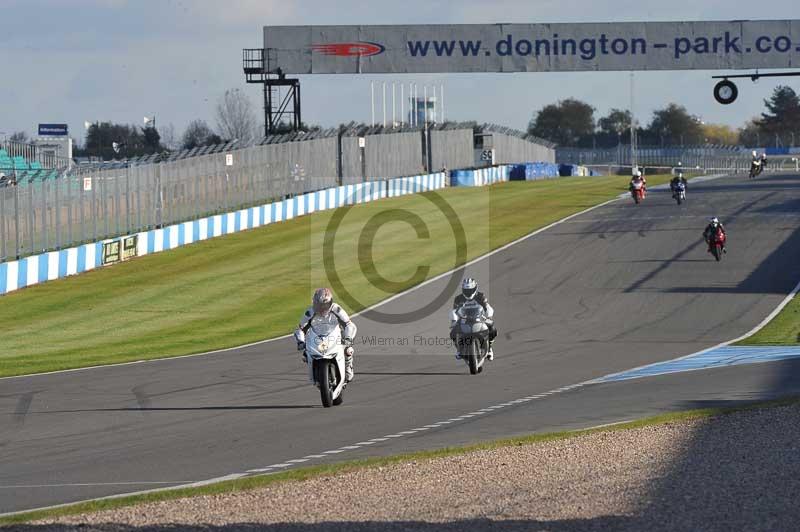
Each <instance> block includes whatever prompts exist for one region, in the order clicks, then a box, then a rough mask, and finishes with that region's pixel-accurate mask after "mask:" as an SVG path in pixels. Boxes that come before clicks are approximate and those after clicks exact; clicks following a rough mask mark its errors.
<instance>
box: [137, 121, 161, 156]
mask: <svg viewBox="0 0 800 532" xmlns="http://www.w3.org/2000/svg"><path fill="white" fill-rule="evenodd" d="M142 144H143V145H144V150H145V153H146V154H151V153H159V152H162V151H164V146H162V145H161V135H159V133H158V130H157V129H156V128H155V127H145V128H142Z"/></svg>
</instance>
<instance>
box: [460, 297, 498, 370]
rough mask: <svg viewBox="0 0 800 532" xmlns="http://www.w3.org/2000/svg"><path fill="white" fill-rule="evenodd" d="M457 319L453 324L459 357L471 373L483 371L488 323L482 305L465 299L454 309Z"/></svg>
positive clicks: (487, 344) (487, 349) (487, 347)
mask: <svg viewBox="0 0 800 532" xmlns="http://www.w3.org/2000/svg"><path fill="white" fill-rule="evenodd" d="M456 316H457V317H458V321H456V324H455V325H454V326H453V329H454V332H455V339H456V346H457V347H458V350H459V352H460V353H461V358H462V359H463V360H464V362H466V363H467V366H469V372H470V374H471V375H476V374H478V373H480V372H481V371H483V363H484V362H485V361H486V357H487V356H488V355H489V324H488V323H487V321H490V320H489V318H488V317H487V316H486V313H485V311H484V310H483V306H482V305H481V304H480V303H478V302H477V301H473V300H471V301H467V302H466V303H464V304H463V305H461V307H460V308H459V309H458V310H457V311H456Z"/></svg>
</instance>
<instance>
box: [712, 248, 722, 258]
mask: <svg viewBox="0 0 800 532" xmlns="http://www.w3.org/2000/svg"><path fill="white" fill-rule="evenodd" d="M711 253H713V254H714V258H715V259H717V262H719V261H720V259H722V246H720V245H719V244H715V245H714V247H713V248H711Z"/></svg>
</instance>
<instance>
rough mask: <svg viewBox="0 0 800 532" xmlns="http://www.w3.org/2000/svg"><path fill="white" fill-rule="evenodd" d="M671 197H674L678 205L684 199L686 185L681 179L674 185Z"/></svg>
mask: <svg viewBox="0 0 800 532" xmlns="http://www.w3.org/2000/svg"><path fill="white" fill-rule="evenodd" d="M672 197H673V198H675V201H676V202H677V203H678V205H680V204H681V203H683V202H684V201H686V185H685V184H684V183H683V182H682V181H679V182H678V184H677V185H675V189H674V191H673V192H672Z"/></svg>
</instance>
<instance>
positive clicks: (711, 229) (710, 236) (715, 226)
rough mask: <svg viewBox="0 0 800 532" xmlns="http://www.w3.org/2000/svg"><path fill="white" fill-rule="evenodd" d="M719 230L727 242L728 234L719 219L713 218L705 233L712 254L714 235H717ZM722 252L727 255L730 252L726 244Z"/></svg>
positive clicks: (704, 237) (704, 236)
mask: <svg viewBox="0 0 800 532" xmlns="http://www.w3.org/2000/svg"><path fill="white" fill-rule="evenodd" d="M717 230H721V231H722V234H723V236H725V237H726V239H725V240H726V241H727V235H728V233H727V232H725V227H724V226H723V225H722V223H721V222H720V221H719V218H717V217H716V216H714V217H713V218H711V220H709V223H708V225H707V226H706V228H705V230H704V231H703V239H704V240H705V241H706V244H708V251H709V253H710V252H711V246H712V245H713V244H714V235H716V233H717ZM722 252H723V253H727V252H728V249H727V247H726V246H725V244H723V245H722Z"/></svg>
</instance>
